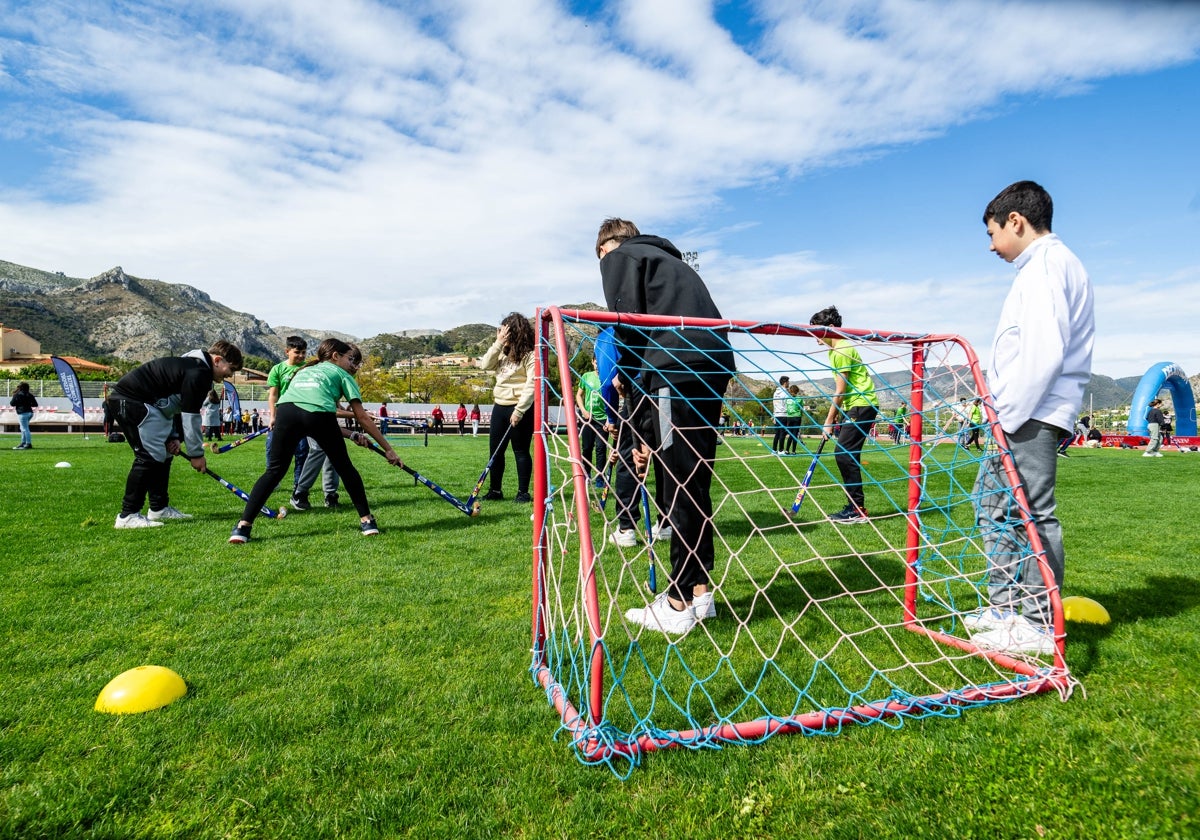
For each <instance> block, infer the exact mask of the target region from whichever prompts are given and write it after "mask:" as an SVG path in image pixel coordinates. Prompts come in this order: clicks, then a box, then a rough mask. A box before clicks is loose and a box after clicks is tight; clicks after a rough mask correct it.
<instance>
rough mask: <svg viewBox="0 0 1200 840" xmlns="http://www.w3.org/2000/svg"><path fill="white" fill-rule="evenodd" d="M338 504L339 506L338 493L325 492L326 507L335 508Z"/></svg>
mask: <svg viewBox="0 0 1200 840" xmlns="http://www.w3.org/2000/svg"><path fill="white" fill-rule="evenodd" d="M337 506H338V494H337V493H326V494H325V507H327V508H335V507H337Z"/></svg>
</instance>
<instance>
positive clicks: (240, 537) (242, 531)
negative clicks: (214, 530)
mask: <svg viewBox="0 0 1200 840" xmlns="http://www.w3.org/2000/svg"><path fill="white" fill-rule="evenodd" d="M229 541H230V542H231V543H233V544H234V545H241V544H242V543H246V542H250V526H249V525H234V526H233V533H232V534H230V535H229Z"/></svg>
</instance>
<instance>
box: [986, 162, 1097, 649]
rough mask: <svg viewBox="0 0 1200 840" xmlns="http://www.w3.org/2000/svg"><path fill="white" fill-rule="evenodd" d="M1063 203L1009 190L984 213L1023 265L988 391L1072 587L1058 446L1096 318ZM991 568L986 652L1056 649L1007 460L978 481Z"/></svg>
mask: <svg viewBox="0 0 1200 840" xmlns="http://www.w3.org/2000/svg"><path fill="white" fill-rule="evenodd" d="M1053 213H1054V205H1053V202H1052V201H1051V199H1050V195H1049V193H1047V192H1046V190H1045V189H1043V188H1042V187H1041V186H1039V185H1038V184H1036V183H1034V182H1033V181H1018V182H1017V183H1015V184H1012V185H1010V186H1008V187H1006V188H1005V189H1004V190H1002V191H1001V192H1000V194H999V195H997V196H996V197H995V198H994V199H992V201H991V203H989V204H988V206H987V209H986V210H985V211H984V214H983V221H984V224H985V225H987V233H988V237H989V238H990V239H991V250H992V251H994V252H995V253H996V255H997V256H999V257H1000V258H1002V259H1003V260H1005V261H1006V262H1010V263H1012V264H1013V265H1015V266H1016V267H1017V276H1016V279H1015V280H1014V281H1013V285H1012V288H1011V289H1010V290H1009V293H1008V297H1007V298H1006V299H1005V301H1004V306H1003V308H1002V309H1001V311H1000V323H999V325H998V326H997V328H996V337H995V340H994V341H993V342H992V358H991V365H990V370H989V372H988V384H989V386H990V389H991V392H992V398H993V401H994V406H995V410H996V414H997V416H998V417H999V420H1000V426H1001V428H1003V429H1004V434H1005V437H1006V438H1007V440H1008V446H1009V449H1010V450H1011V452H1012V456H1013V461H1014V462H1015V463H1016V468H1017V472H1018V474H1019V477H1020V480H1021V484H1022V485H1023V487H1024V490H1025V497H1026V500H1027V501H1028V503H1029V513H1030V516H1031V518H1032V519H1033V522H1034V526H1035V528H1036V530H1037V533H1038V537H1039V538H1040V540H1041V543H1042V547H1043V548H1044V549H1045V557H1046V562H1047V564H1048V565H1049V567H1050V570H1051V571H1052V573H1053V575H1054V581H1053V583H1054V585H1056V586H1057V587H1058V588H1060V589H1061V587H1062V583H1063V569H1064V559H1063V558H1064V554H1063V540H1062V526H1061V525H1060V523H1059V521H1058V518H1057V517H1056V516H1055V499H1054V486H1055V481H1056V478H1057V475H1056V473H1057V466H1058V457H1057V454H1056V452H1057V448H1058V442H1059V441H1060V440H1061V439H1062V437H1063V436H1064V435H1066V434H1069V430H1071V429H1072V428H1073V427H1074V423H1075V418H1076V417H1077V416H1079V409H1080V407H1081V405H1082V402H1083V392H1084V389H1085V388H1086V387H1087V384H1088V380H1089V378H1090V375H1091V367H1092V345H1093V340H1094V336H1095V323H1094V318H1093V314H1092V284H1091V280H1090V279H1089V278H1088V275H1087V271H1086V270H1085V269H1084V267H1083V264H1082V263H1081V262H1080V261H1079V258H1078V257H1076V256H1075V255H1074V254H1073V253H1072V252H1071V251H1070V250H1069V249H1068V248H1067V246H1066V245H1064V244H1063V242H1062V240H1061V239H1059V238H1058V236H1056V235H1055V234H1053V233H1051V231H1050V223H1051V219H1052V216H1053ZM975 493H976V494H977V495H976V498H977V504H978V511H977V513H978V522H979V526H980V529H981V531H982V537H983V542H984V548H985V550H986V551H987V555H988V560H989V563H990V571H989V585H988V594H989V598H990V600H991V608H989V609H986V610H983V611H981V612H978V613H974V614H972V615H969V616H967V617H966V619H965V621H964V623H965V625H966V626H967V628H968V629H970V630H971V631H972V632H973V636H972V639H973V641H974V642H975V643H976V644H977V645H979V646H980V647H986V648H990V649H993V650H1002V651H1007V652H1010V653H1034V654H1049V653H1053V652H1054V648H1055V636H1054V625H1053V614H1052V611H1051V608H1050V595H1049V591H1048V589H1047V587H1046V585H1045V583H1044V581H1043V579H1042V575H1041V573H1040V571H1039V569H1038V564H1037V563H1036V561H1035V558H1034V557H1033V556H1031V555H1030V554H1029V552H1028V550H1022V548H1021V546H1020V542H1019V541H1018V539H1017V534H1018V532H1019V531H1021V530H1023V526H1022V519H1023V517H1022V515H1021V512H1020V511H1019V510H1017V509H1015V505H1014V504H1012V497H1011V493H1012V491H1011V489H1010V487H1009V480H1008V476H1007V475H1006V474H1005V473H1004V468H1003V465H1002V463H1001V461H1000V459H999V458H989V459H987V460H985V461H984V463H983V465H982V466H981V468H980V471H979V477H978V479H977V481H976V485H975Z"/></svg>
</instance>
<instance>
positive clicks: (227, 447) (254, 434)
mask: <svg viewBox="0 0 1200 840" xmlns="http://www.w3.org/2000/svg"><path fill="white" fill-rule="evenodd" d="M269 431H271V429H270V428H269V427H264V428H262V429H259V430H258V431H257V432H251V433H250V434H248V435H246V436H245V437H244V438H240V439H239V440H235V441H234V442H233V443H227V444H225V445H224V446H217V445H216V444H215V443H214V444H212V445H211V446H210V447H209V449H210V450H211V451H212V454H214V455H220V454H221V453H222V452H228V451H229V450H230V449H236V448H237V447H239V446H241V445H242V444H243V443H245V442H246V441H248V440H254V439H255V438H256V437H258V436H259V435H265V434H266V433H267V432H269Z"/></svg>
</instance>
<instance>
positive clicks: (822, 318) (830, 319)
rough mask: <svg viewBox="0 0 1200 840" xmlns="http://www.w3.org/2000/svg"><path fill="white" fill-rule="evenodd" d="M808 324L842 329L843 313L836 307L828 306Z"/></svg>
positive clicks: (810, 319)
mask: <svg viewBox="0 0 1200 840" xmlns="http://www.w3.org/2000/svg"><path fill="white" fill-rule="evenodd" d="M808 323H810V324H812V325H813V326H817V327H840V326H841V325H842V313H840V312H838V309H837V307H836V306H826V307H825V308H824V309H822V310H821V311H820V312H817V313H815V314H814V315H813V316H812V317H811V318H809V319H808Z"/></svg>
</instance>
